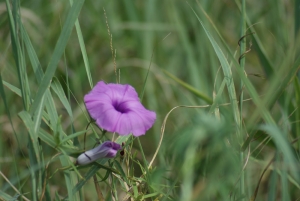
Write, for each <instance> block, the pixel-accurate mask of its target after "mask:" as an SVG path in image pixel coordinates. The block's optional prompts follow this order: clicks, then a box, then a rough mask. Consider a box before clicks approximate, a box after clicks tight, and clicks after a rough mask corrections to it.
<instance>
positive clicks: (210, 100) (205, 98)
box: [163, 70, 213, 104]
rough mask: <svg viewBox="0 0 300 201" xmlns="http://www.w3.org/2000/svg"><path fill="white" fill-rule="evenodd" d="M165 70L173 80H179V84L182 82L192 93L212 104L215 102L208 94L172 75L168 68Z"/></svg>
mask: <svg viewBox="0 0 300 201" xmlns="http://www.w3.org/2000/svg"><path fill="white" fill-rule="evenodd" d="M163 72H164V73H165V74H166V75H167V76H168V77H170V78H171V79H172V80H174V81H175V82H177V83H178V84H180V85H181V86H182V87H184V88H185V89H187V90H188V91H190V92H191V93H192V94H194V95H196V96H197V97H198V98H200V99H202V100H204V101H205V102H207V103H208V104H212V103H213V101H212V99H211V98H210V97H208V96H207V95H205V94H203V93H202V92H200V91H199V90H197V89H196V88H194V87H193V86H191V85H189V84H188V83H186V82H184V81H182V80H180V79H179V78H177V77H175V76H174V75H172V74H171V73H169V72H168V71H166V70H163Z"/></svg>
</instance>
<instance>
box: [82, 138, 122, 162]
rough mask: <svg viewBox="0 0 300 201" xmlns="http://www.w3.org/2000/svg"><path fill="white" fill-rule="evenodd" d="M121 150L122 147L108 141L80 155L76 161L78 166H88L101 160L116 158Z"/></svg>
mask: <svg viewBox="0 0 300 201" xmlns="http://www.w3.org/2000/svg"><path fill="white" fill-rule="evenodd" d="M120 149H122V147H121V145H119V144H117V143H115V142H111V141H106V142H104V143H103V144H100V145H99V146H98V147H95V148H94V149H91V150H88V151H86V152H84V153H82V154H80V155H79V156H78V158H77V160H76V164H77V165H86V164H89V163H91V162H93V161H95V160H98V159H100V158H114V157H115V156H116V154H117V152H118V150H120Z"/></svg>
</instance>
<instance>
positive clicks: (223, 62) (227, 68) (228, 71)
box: [190, 6, 241, 137]
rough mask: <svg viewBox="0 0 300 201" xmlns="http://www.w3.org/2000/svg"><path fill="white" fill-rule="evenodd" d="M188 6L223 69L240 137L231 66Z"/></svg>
mask: <svg viewBox="0 0 300 201" xmlns="http://www.w3.org/2000/svg"><path fill="white" fill-rule="evenodd" d="M190 8H191V10H192V11H193V12H194V14H195V16H196V17H197V19H198V21H199V23H200V24H201V26H202V28H203V29H204V31H205V33H206V35H207V37H208V39H209V40H210V42H211V44H212V46H213V48H214V50H215V53H216V54H217V56H218V59H219V61H220V63H221V66H222V70H223V73H224V77H225V79H226V84H227V89H228V93H229V98H230V102H231V106H232V109H233V113H234V121H235V124H236V126H237V131H238V133H237V135H238V137H240V133H239V130H240V126H241V122H240V112H239V109H238V104H237V98H236V92H235V87H234V82H233V78H232V72H231V67H230V65H229V63H228V61H227V59H226V57H225V55H224V54H223V52H222V50H221V48H220V47H219V45H218V44H217V43H216V41H215V40H214V38H213V37H212V35H211V34H210V33H209V31H208V30H207V29H206V28H205V26H204V24H203V22H202V21H201V19H200V18H199V17H198V15H197V13H196V12H195V11H194V9H193V8H192V7H191V6H190Z"/></svg>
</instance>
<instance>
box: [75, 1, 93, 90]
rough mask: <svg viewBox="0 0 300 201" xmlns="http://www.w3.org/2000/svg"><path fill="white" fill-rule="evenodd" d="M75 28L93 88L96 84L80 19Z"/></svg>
mask: <svg viewBox="0 0 300 201" xmlns="http://www.w3.org/2000/svg"><path fill="white" fill-rule="evenodd" d="M69 2H70V5H71V6H72V5H73V0H69ZM75 28H76V32H77V36H78V41H79V46H80V50H81V53H82V57H83V61H84V67H85V71H86V75H87V77H88V80H89V84H90V87H91V88H93V86H94V85H93V80H92V75H91V68H90V64H89V60H88V57H87V53H86V48H85V44H84V40H83V36H82V31H81V28H80V24H79V21H78V19H77V20H76V22H75Z"/></svg>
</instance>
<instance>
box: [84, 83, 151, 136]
mask: <svg viewBox="0 0 300 201" xmlns="http://www.w3.org/2000/svg"><path fill="white" fill-rule="evenodd" d="M84 102H85V105H86V108H87V110H88V112H89V113H90V116H91V117H92V118H93V119H95V120H96V123H97V124H98V126H99V127H101V128H103V129H105V130H107V131H109V132H117V133H119V134H120V135H128V134H130V133H132V134H133V135H135V136H140V135H143V134H145V133H146V131H147V130H148V129H150V128H151V127H152V126H153V124H154V122H155V119H156V114H155V112H152V111H149V110H147V109H145V108H144V106H143V105H142V104H141V103H140V101H139V97H138V94H137V93H136V91H135V89H134V88H133V87H132V86H130V85H128V84H126V85H121V84H105V83H104V82H103V81H101V82H98V83H97V85H96V86H95V87H94V88H93V89H92V91H91V92H90V93H89V94H87V95H85V97H84Z"/></svg>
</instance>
